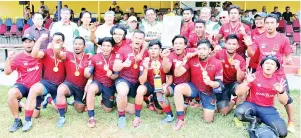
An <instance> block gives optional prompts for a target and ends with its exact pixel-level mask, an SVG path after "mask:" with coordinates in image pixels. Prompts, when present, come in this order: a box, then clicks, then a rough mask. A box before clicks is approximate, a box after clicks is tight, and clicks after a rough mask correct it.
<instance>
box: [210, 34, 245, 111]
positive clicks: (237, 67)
mask: <svg viewBox="0 0 301 138" xmlns="http://www.w3.org/2000/svg"><path fill="white" fill-rule="evenodd" d="M225 47H226V49H223V50H221V51H219V52H218V53H216V54H215V57H216V58H217V59H219V60H221V62H222V64H223V84H224V86H225V89H223V91H222V93H217V94H215V95H216V103H217V104H216V105H217V108H218V110H219V112H220V113H221V114H222V115H227V114H228V113H229V112H230V111H231V109H232V108H233V106H234V104H235V101H231V95H234V96H236V94H235V89H236V87H237V85H238V84H239V83H241V82H242V81H243V79H244V77H245V70H246V62H245V60H244V58H243V57H241V56H240V55H238V54H237V53H236V49H237V48H238V47H239V45H238V38H237V36H236V35H235V34H230V35H228V36H227V37H226V43H225ZM242 99H244V98H241V97H238V100H237V103H238V104H239V103H241V101H242Z"/></svg>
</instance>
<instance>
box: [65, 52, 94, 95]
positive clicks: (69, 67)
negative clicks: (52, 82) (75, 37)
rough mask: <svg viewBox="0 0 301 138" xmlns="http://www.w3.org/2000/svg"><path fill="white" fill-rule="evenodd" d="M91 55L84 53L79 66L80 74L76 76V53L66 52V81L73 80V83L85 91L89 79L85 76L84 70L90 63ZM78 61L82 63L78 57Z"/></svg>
mask: <svg viewBox="0 0 301 138" xmlns="http://www.w3.org/2000/svg"><path fill="white" fill-rule="evenodd" d="M88 58H89V56H88V55H86V54H84V57H83V59H82V62H81V64H80V66H79V73H80V75H79V76H75V75H74V73H75V72H76V65H75V60H74V53H72V52H67V53H66V60H65V61H64V64H65V67H66V81H68V82H71V83H72V84H73V85H75V86H77V87H78V88H80V89H81V90H82V91H84V89H85V86H86V83H87V81H88V79H87V78H86V77H85V76H84V70H85V68H86V67H87V66H88V65H89V59H88ZM76 63H77V64H79V63H80V59H77V58H76Z"/></svg>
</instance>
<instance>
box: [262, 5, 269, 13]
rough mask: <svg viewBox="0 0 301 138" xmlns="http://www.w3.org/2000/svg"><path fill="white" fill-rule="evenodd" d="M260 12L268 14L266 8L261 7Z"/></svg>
mask: <svg viewBox="0 0 301 138" xmlns="http://www.w3.org/2000/svg"><path fill="white" fill-rule="evenodd" d="M262 12H263V13H265V14H266V15H267V14H268V12H267V7H266V6H262Z"/></svg>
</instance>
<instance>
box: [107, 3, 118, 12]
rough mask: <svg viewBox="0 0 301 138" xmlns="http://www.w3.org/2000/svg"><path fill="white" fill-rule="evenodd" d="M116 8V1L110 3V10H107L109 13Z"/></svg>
mask: <svg viewBox="0 0 301 138" xmlns="http://www.w3.org/2000/svg"><path fill="white" fill-rule="evenodd" d="M116 6H117V2H116V1H113V2H112V5H111V6H110V8H109V11H115V8H116Z"/></svg>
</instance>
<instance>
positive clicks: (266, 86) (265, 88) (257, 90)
mask: <svg viewBox="0 0 301 138" xmlns="http://www.w3.org/2000/svg"><path fill="white" fill-rule="evenodd" d="M255 76H256V79H255V80H254V81H253V82H251V83H250V84H249V85H248V87H249V88H250V93H249V95H248V97H247V101H248V102H252V103H255V104H257V105H260V106H274V97H275V95H276V94H277V93H278V92H277V91H275V90H273V86H274V84H275V83H280V81H281V76H279V75H276V74H274V75H273V77H272V78H266V77H265V76H263V72H262V71H256V73H255Z"/></svg>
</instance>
